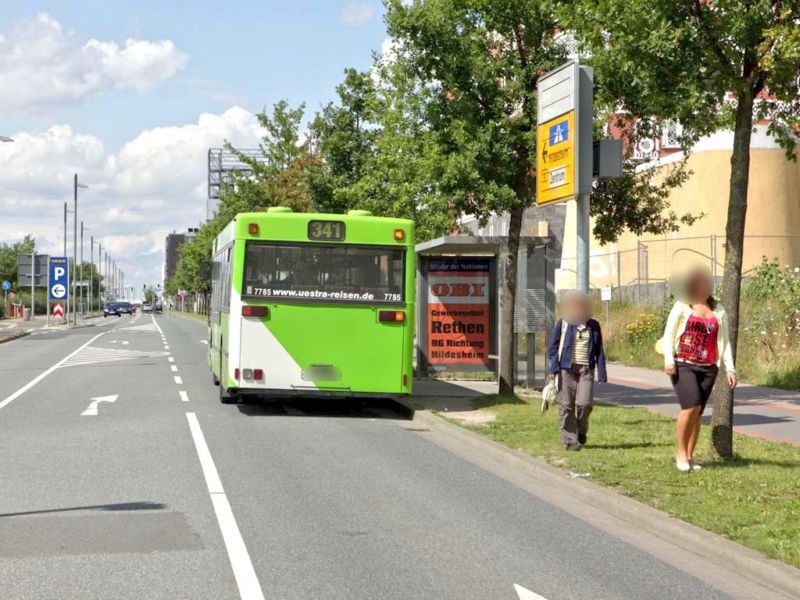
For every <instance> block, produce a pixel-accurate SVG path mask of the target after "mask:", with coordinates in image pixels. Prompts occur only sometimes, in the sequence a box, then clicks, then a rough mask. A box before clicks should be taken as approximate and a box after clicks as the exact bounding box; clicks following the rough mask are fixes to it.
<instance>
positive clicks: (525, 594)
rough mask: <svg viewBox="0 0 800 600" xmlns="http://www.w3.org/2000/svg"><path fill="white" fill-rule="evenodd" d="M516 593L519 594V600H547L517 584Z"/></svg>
mask: <svg viewBox="0 0 800 600" xmlns="http://www.w3.org/2000/svg"><path fill="white" fill-rule="evenodd" d="M514 591H515V592H517V596H519V600H547V598H545V597H544V596H540V595H539V594H536V593H534V592H532V591H530V590H529V589H527V588H524V587H522V586H521V585H517V584H516V583H515V584H514Z"/></svg>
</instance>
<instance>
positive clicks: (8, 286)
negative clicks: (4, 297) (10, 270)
mask: <svg viewBox="0 0 800 600" xmlns="http://www.w3.org/2000/svg"><path fill="white" fill-rule="evenodd" d="M10 289H11V282H10V281H8V280H4V281H3V291H4V292H7V291H8V290H10Z"/></svg>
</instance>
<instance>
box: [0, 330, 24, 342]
mask: <svg viewBox="0 0 800 600" xmlns="http://www.w3.org/2000/svg"><path fill="white" fill-rule="evenodd" d="M27 335H30V331H20V332H19V333H15V334H13V335H9V336H8V337H0V344H5V343H6V342H13V341H14V340H18V339H19V338H24V337H25V336H27Z"/></svg>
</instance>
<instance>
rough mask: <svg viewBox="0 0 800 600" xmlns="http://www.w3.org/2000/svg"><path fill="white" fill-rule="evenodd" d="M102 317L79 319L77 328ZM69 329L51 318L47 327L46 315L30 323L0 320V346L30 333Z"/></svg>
mask: <svg viewBox="0 0 800 600" xmlns="http://www.w3.org/2000/svg"><path fill="white" fill-rule="evenodd" d="M102 316H103V315H102V313H95V314H94V315H91V316H88V315H87V316H86V317H85V318H79V319H78V325H77V327H85V326H86V325H87V324H88V323H90V322H94V321H96V320H97V319H98V318H99V317H102ZM71 327H73V326H72V325H66V324H57V323H56V320H55V319H54V318H52V317H51V318H50V325H49V326H48V324H47V316H46V315H36V317H35V318H34V319H33V320H32V321H23V320H22V319H2V320H0V344H2V343H3V342H8V341H11V340H13V339H16V338H18V337H22V336H24V335H28V334H31V333H40V332H45V331H52V330H54V329H68V328H71Z"/></svg>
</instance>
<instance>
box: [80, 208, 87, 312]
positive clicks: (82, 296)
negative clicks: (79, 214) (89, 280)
mask: <svg viewBox="0 0 800 600" xmlns="http://www.w3.org/2000/svg"><path fill="white" fill-rule="evenodd" d="M85 279H86V274H85V273H84V272H83V221H81V281H80V284H81V303H80V311H81V316H85V315H86V308H85V301H84V299H83V298H84V296H85V294H84V293H83V286H84V285H85V284H86V281H85Z"/></svg>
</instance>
